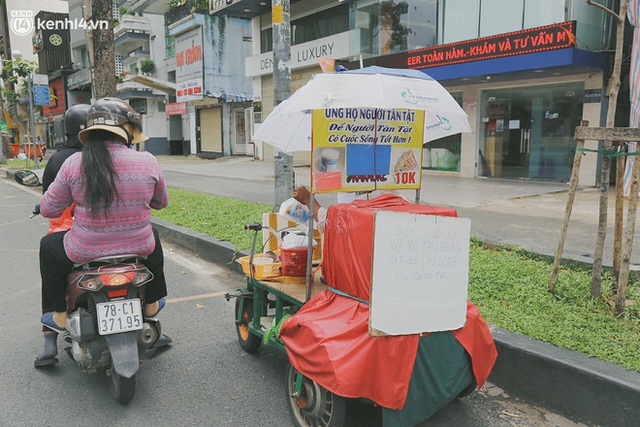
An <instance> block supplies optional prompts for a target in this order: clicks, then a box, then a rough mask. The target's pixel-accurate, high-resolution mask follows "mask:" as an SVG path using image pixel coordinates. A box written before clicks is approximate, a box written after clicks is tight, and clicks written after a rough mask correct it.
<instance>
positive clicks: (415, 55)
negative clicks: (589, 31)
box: [406, 21, 576, 69]
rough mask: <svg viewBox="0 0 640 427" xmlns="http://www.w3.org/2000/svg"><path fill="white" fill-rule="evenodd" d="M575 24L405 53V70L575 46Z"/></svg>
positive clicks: (523, 31) (550, 26) (570, 23)
mask: <svg viewBox="0 0 640 427" xmlns="http://www.w3.org/2000/svg"><path fill="white" fill-rule="evenodd" d="M575 34H576V22H575V21H568V22H562V23H559V24H553V25H546V26H544V27H536V28H530V29H527V30H522V31H515V32H513V33H505V34H498V35H495V36H489V37H483V38H480V39H473V40H465V41H462V42H457V43H450V44H443V45H438V46H431V47H425V48H421V49H416V50H410V51H409V52H407V62H406V65H407V68H415V69H421V68H429V67H440V66H443V65H453V64H460V63H463V62H472V61H481V60H483V59H493V58H501V57H505V56H513V55H523V54H527V53H536V52H542V51H547V50H554V49H563V48H567V47H572V46H575V45H576V36H575Z"/></svg>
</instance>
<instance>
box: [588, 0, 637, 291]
mask: <svg viewBox="0 0 640 427" xmlns="http://www.w3.org/2000/svg"><path fill="white" fill-rule="evenodd" d="M590 4H591V3H590ZM628 6H629V4H628V2H627V1H623V2H621V4H620V11H619V13H618V15H617V20H618V23H617V24H618V25H617V26H616V36H617V37H616V53H615V60H614V65H613V70H612V73H611V77H610V79H611V92H610V93H609V106H608V108H607V127H608V128H612V127H614V125H615V124H614V122H615V117H616V103H617V102H618V92H619V90H620V70H621V68H622V48H623V43H624V22H625V19H626V16H627V8H628ZM611 146H612V143H611V140H608V141H604V146H603V148H604V149H605V151H607V150H609V149H611ZM610 169H611V158H610V157H607V155H606V153H605V155H603V157H602V171H601V175H600V186H601V190H600V215H599V216H598V236H597V238H596V246H595V250H594V252H593V270H592V272H591V295H594V296H597V295H600V293H601V285H602V254H603V252H604V241H605V237H606V236H607V209H608V207H609V206H608V204H609V203H608V202H609V200H608V199H609V191H608V190H609V173H610Z"/></svg>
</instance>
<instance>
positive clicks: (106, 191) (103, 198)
mask: <svg viewBox="0 0 640 427" xmlns="http://www.w3.org/2000/svg"><path fill="white" fill-rule="evenodd" d="M119 139H121V138H119V137H117V136H116V135H114V134H112V133H111V132H107V131H104V130H100V129H96V130H95V131H93V132H91V136H90V137H89V138H88V140H87V141H86V142H85V143H84V147H83V148H82V169H83V171H84V175H85V178H86V182H85V202H86V204H87V206H88V209H89V211H90V212H91V214H92V215H94V216H97V215H98V214H99V213H100V211H103V212H104V214H106V213H107V211H108V210H109V207H110V206H111V203H113V201H114V200H115V199H117V198H118V190H117V189H116V183H115V177H116V171H115V169H114V168H113V161H112V159H111V156H110V154H109V150H108V149H107V145H106V144H105V142H106V141H113V140H119Z"/></svg>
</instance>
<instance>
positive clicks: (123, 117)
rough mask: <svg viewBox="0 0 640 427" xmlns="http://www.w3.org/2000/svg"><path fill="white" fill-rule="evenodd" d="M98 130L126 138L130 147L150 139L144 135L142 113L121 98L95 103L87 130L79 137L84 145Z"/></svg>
mask: <svg viewBox="0 0 640 427" xmlns="http://www.w3.org/2000/svg"><path fill="white" fill-rule="evenodd" d="M126 124H129V125H130V127H129V128H127V127H125V125H126ZM98 129H101V130H105V131H107V132H111V133H113V134H115V135H118V136H120V137H122V138H124V140H125V141H127V144H129V145H130V144H137V143H139V142H142V141H146V140H147V139H149V138H148V137H147V136H146V135H144V134H143V133H142V116H141V115H140V113H138V112H137V111H136V110H134V109H133V107H131V106H130V105H129V104H127V103H126V102H124V101H123V100H121V99H119V98H102V99H98V100H97V101H96V102H94V103H93V105H92V106H91V108H89V112H88V114H87V128H86V129H85V130H83V131H82V132H81V133H80V134H79V135H78V137H79V138H80V141H81V142H82V143H84V142H85V141H86V139H87V138H89V133H90V132H91V131H92V130H98Z"/></svg>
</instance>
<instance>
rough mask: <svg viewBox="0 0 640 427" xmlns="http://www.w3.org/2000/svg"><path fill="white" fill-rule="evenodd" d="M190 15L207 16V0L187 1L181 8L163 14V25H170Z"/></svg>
mask: <svg viewBox="0 0 640 427" xmlns="http://www.w3.org/2000/svg"><path fill="white" fill-rule="evenodd" d="M192 13H201V14H203V15H208V14H209V2H208V1H207V0H188V1H187V2H186V3H185V4H183V5H181V6H176V7H173V8H171V9H169V11H168V12H167V13H165V14H164V23H165V25H167V26H168V25H171V24H173V23H175V22H178V21H179V20H181V19H182V18H186V17H187V16H189V15H191V14H192Z"/></svg>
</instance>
